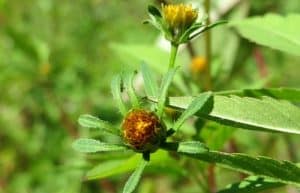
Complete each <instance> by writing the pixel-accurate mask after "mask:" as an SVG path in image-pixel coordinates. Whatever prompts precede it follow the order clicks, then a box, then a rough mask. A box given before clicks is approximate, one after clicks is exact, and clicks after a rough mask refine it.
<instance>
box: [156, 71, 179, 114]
mask: <svg viewBox="0 0 300 193" xmlns="http://www.w3.org/2000/svg"><path fill="white" fill-rule="evenodd" d="M176 70H177V68H173V69H170V70H169V71H168V72H167V74H166V75H165V76H164V77H163V80H162V83H161V87H160V89H159V97H158V103H157V114H158V116H159V117H161V116H162V114H163V111H164V107H165V103H166V100H167V94H168V88H169V86H170V85H171V83H172V80H173V78H174V76H175V73H176Z"/></svg>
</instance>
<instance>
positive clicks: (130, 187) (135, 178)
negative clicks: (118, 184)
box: [123, 159, 148, 193]
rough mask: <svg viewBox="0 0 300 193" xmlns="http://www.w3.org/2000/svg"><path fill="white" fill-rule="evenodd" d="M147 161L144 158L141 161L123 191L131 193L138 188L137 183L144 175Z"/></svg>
mask: <svg viewBox="0 0 300 193" xmlns="http://www.w3.org/2000/svg"><path fill="white" fill-rule="evenodd" d="M147 163H148V162H147V161H145V160H144V159H142V161H141V163H140V164H139V165H138V167H137V168H136V170H135V171H134V172H133V174H132V175H131V176H130V177H129V179H128V180H127V182H126V184H125V186H124V189H123V193H131V192H133V191H134V189H135V188H136V186H137V184H138V183H139V181H140V178H141V176H142V173H143V171H144V169H145V167H146V165H147Z"/></svg>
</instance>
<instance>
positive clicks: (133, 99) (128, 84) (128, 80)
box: [123, 71, 139, 108]
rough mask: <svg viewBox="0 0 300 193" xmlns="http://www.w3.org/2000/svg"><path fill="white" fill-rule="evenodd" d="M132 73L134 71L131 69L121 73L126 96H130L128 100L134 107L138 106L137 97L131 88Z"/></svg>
mask: <svg viewBox="0 0 300 193" xmlns="http://www.w3.org/2000/svg"><path fill="white" fill-rule="evenodd" d="M134 75H135V73H134V72H133V71H130V72H124V73H123V82H124V86H125V89H126V91H127V93H128V96H129V98H130V101H131V103H132V106H133V107H135V108H138V107H139V99H138V97H137V95H136V93H135V91H134V88H133V79H134Z"/></svg>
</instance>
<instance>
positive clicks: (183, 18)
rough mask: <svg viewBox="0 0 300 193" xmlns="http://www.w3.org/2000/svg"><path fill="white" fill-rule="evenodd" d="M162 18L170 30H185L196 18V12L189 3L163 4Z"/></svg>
mask: <svg viewBox="0 0 300 193" xmlns="http://www.w3.org/2000/svg"><path fill="white" fill-rule="evenodd" d="M162 13H163V18H164V20H165V21H166V23H167V24H168V27H169V28H170V29H171V30H172V31H177V30H183V31H184V30H185V29H187V28H189V27H190V26H191V25H192V24H193V23H194V22H195V21H196V19H197V17H198V13H197V11H196V10H195V9H193V8H192V6H191V5H184V4H178V5H163V6H162Z"/></svg>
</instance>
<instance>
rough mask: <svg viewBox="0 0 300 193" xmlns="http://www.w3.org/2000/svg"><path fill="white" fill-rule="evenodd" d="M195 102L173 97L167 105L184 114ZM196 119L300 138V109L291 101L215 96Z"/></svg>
mask: <svg viewBox="0 0 300 193" xmlns="http://www.w3.org/2000/svg"><path fill="white" fill-rule="evenodd" d="M150 100H151V99H150ZM192 100H193V97H170V98H169V100H168V104H167V105H168V106H170V107H174V108H177V109H182V110H184V109H186V108H187V107H188V105H189V104H190V103H191V102H192ZM153 101H155V99H153ZM196 115H197V116H199V117H203V118H207V119H210V120H214V121H216V122H219V123H222V124H225V125H230V126H232V127H239V128H245V129H252V130H259V131H269V132H282V133H292V134H300V122H299V120H300V109H299V108H298V107H297V106H295V105H292V104H291V103H289V102H288V101H279V100H275V99H272V98H269V97H262V99H256V98H250V97H239V96H230V97H228V96H218V95H215V96H214V97H213V100H211V103H210V104H206V105H205V108H202V109H201V110H200V111H199V112H198V113H197V114H196Z"/></svg>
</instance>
